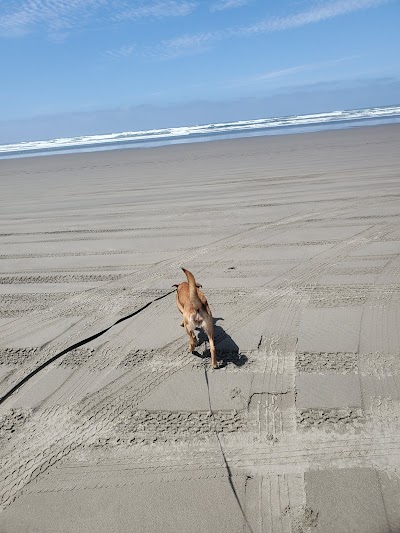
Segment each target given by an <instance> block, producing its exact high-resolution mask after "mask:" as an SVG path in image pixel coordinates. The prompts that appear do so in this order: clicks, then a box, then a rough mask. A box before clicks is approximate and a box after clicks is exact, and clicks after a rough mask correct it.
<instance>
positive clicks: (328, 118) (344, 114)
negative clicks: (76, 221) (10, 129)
mask: <svg viewBox="0 0 400 533" xmlns="http://www.w3.org/2000/svg"><path fill="white" fill-rule="evenodd" d="M396 122H400V106H386V107H373V108H367V109H351V110H346V111H332V112H329V113H316V114H310V115H292V116H287V117H275V118H260V119H256V120H240V121H237V122H225V123H216V124H203V125H197V126H185V127H179V128H163V129H156V130H154V129H153V130H144V131H125V132H118V133H107V134H101V135H82V136H77V137H66V138H59V139H49V140H38V141H30V142H21V143H14V144H3V145H0V159H5V158H14V157H27V156H36V155H37V156H39V155H49V154H61V153H77V152H92V151H97V150H115V149H121V148H146V147H149V148H150V147H154V146H163V145H168V144H182V143H191V142H202V141H212V140H220V139H231V138H234V137H251V136H256V135H284V134H291V133H304V132H312V131H321V130H329V129H344V128H353V127H358V126H367V125H379V124H388V123H396Z"/></svg>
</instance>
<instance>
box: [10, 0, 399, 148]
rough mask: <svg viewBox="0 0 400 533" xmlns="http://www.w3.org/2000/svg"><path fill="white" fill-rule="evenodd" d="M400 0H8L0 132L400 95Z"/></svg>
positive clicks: (124, 124)
mask: <svg viewBox="0 0 400 533" xmlns="http://www.w3.org/2000/svg"><path fill="white" fill-rule="evenodd" d="M399 21H400V0H275V1H272V0H130V1H129V0H3V1H2V2H1V3H0V53H1V63H2V68H1V83H0V142H1V143H7V142H19V141H25V140H38V139H49V138H54V137H64V136H72V135H86V134H95V133H109V132H112V131H127V130H131V131H133V130H141V129H149V128H162V127H173V126H182V125H192V124H206V123H210V122H224V121H233V120H243V119H254V118H263V117H271V116H283V115H291V114H305V113H316V112H323V111H332V110H338V109H353V108H362V107H372V106H384V105H395V104H400V61H399V51H400V37H399V35H400V33H399V29H398V28H399Z"/></svg>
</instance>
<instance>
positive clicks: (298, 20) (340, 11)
mask: <svg viewBox="0 0 400 533" xmlns="http://www.w3.org/2000/svg"><path fill="white" fill-rule="evenodd" d="M388 1H389V0H334V1H330V2H325V3H323V4H317V5H316V7H314V9H311V10H308V11H304V12H301V13H296V14H293V15H289V16H287V17H272V18H269V19H265V20H262V21H260V22H257V23H255V24H252V25H250V26H246V27H243V28H238V31H237V33H238V34H239V35H252V34H258V33H267V32H273V31H282V30H288V29H291V28H299V27H301V26H306V25H308V24H315V23H317V22H322V21H324V20H328V19H332V18H336V17H339V16H341V15H347V14H349V13H352V12H354V11H360V10H362V9H368V8H372V7H377V6H379V5H382V4H385V3H387V2H388Z"/></svg>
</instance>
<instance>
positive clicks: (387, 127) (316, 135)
mask: <svg viewBox="0 0 400 533" xmlns="http://www.w3.org/2000/svg"><path fill="white" fill-rule="evenodd" d="M398 131H400V124H384V125H382V124H379V125H374V126H359V127H354V128H345V129H329V130H323V131H315V132H307V133H293V134H287V135H286V134H285V135H255V136H249V137H237V138H232V139H209V140H208V139H207V140H203V141H201V142H188V143H182V144H168V145H162V146H153V147H135V148H129V147H127V148H116V149H110V150H99V151H96V150H93V151H87V152H86V151H85V152H73V153H59V154H51V153H50V154H43V155H32V154H30V155H26V156H22V157H7V158H0V170H1V167H2V166H13V165H14V163H15V164H18V162H19V161H21V164H22V166H23V165H24V164H25V162H29V161H32V162H34V161H37V165H38V166H40V164H41V161H42V160H50V161H51V160H54V161H60V162H61V160H62V159H63V158H65V159H66V160H67V161H68V160H71V159H73V158H77V159H82V160H84V159H85V158H88V159H95V160H103V159H108V158H110V159H112V160H114V159H116V160H117V159H123V160H125V159H127V158H128V159H132V160H134V159H135V154H137V157H138V158H139V159H142V158H143V156H144V154H148V153H149V154H151V153H154V154H156V157H157V155H158V153H160V154H163V153H164V152H171V153H172V152H173V151H177V153H179V152H182V153H184V152H185V151H191V150H192V149H193V150H195V151H196V150H197V151H199V152H202V151H203V152H204V151H206V150H207V149H208V147H209V146H211V147H212V148H211V151H213V152H215V151H218V150H219V149H220V150H222V151H224V150H225V149H228V150H229V146H230V145H231V146H232V147H233V146H235V145H237V146H238V145H240V144H241V143H243V145H244V146H247V145H248V144H251V143H254V146H261V145H269V146H272V147H274V146H276V145H279V144H280V143H281V142H282V143H283V145H285V144H287V145H290V144H293V145H296V144H298V141H300V140H303V141H304V144H305V145H307V146H308V145H309V144H310V143H311V144H312V143H313V142H314V141H318V140H320V141H323V140H324V139H326V140H328V139H329V137H332V139H333V140H338V139H339V138H340V137H343V136H344V137H345V138H347V137H348V138H350V139H352V138H354V136H357V135H360V138H361V139H363V138H366V137H372V138H374V137H375V136H376V135H378V136H385V135H386V134H387V133H392V132H393V134H396V133H397V132H398ZM203 146H204V150H203ZM213 146H215V148H214V147H213Z"/></svg>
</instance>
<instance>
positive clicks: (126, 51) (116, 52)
mask: <svg viewBox="0 0 400 533" xmlns="http://www.w3.org/2000/svg"><path fill="white" fill-rule="evenodd" d="M134 51H135V47H134V46H132V45H124V46H120V47H119V48H114V49H112V50H106V51H105V52H104V54H103V57H104V58H105V59H109V60H112V61H118V60H119V59H125V58H127V57H129V56H131V55H132V54H133V52H134Z"/></svg>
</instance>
